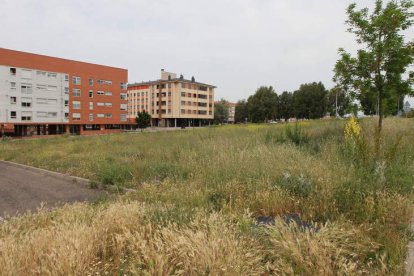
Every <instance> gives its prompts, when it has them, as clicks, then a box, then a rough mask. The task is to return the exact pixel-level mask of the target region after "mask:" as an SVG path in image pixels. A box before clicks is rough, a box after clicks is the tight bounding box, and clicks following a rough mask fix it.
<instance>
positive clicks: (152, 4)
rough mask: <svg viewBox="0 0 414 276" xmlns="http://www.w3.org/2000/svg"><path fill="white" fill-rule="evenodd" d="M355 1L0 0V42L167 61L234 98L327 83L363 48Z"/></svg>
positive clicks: (148, 64) (122, 62) (147, 71)
mask: <svg viewBox="0 0 414 276" xmlns="http://www.w3.org/2000/svg"><path fill="white" fill-rule="evenodd" d="M350 2H351V1H350V0H334V1H333V0H174V1H172V0H170V1H167V0H115V1H113V0H111V1H110V0H99V1H98V0H91V1H88V0H59V1H56V0H43V1H39V0H35V1H32V0H0V7H1V9H0V26H2V27H1V28H0V47H3V48H8V49H14V50H20V51H26V52H32V53H37V54H44V55H50V56H56V57H62V58H67V59H74V60H80V61H86V62H91V63H98V64H104V65H109V66H114V67H121V68H126V69H128V75H129V82H130V83H133V82H141V81H148V80H155V79H158V78H159V77H160V70H161V69H165V70H167V71H169V72H175V73H177V74H183V75H184V77H185V78H187V79H190V78H191V77H192V76H194V77H195V79H196V81H199V82H203V83H208V84H212V85H215V86H217V89H216V96H215V98H216V99H219V98H225V99H227V100H229V101H237V100H240V99H245V98H247V97H248V96H249V95H251V94H253V93H254V92H255V90H256V89H257V88H258V87H259V86H263V85H266V86H269V85H271V86H273V87H274V88H275V90H276V92H277V93H279V94H280V93H282V92H283V91H294V90H297V89H298V88H299V86H300V84H302V83H309V82H314V81H316V82H318V81H321V82H322V83H323V84H324V85H325V86H326V88H331V87H332V86H333V83H332V76H333V72H332V69H333V67H334V64H335V62H336V60H337V59H338V55H337V50H338V48H340V47H343V48H345V49H346V50H349V51H351V52H352V51H355V49H356V48H357V45H356V43H355V41H354V37H353V36H352V35H351V34H349V33H347V32H346V26H345V20H346V14H345V10H346V7H347V6H348V5H349V4H350ZM354 2H355V3H357V5H358V7H361V8H363V7H370V6H372V3H373V2H374V1H373V0H370V1H368V0H356V1H354ZM413 33H414V32H413ZM412 37H413V35H411V37H410V39H412Z"/></svg>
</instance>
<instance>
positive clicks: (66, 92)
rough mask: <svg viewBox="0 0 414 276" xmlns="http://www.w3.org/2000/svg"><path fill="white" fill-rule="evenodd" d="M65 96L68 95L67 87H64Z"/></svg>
mask: <svg viewBox="0 0 414 276" xmlns="http://www.w3.org/2000/svg"><path fill="white" fill-rule="evenodd" d="M65 94H66V95H69V87H65Z"/></svg>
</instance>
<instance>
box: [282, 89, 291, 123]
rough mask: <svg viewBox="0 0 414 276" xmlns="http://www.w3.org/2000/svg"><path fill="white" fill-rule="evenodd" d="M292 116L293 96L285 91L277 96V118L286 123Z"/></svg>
mask: <svg viewBox="0 0 414 276" xmlns="http://www.w3.org/2000/svg"><path fill="white" fill-rule="evenodd" d="M293 116H294V111H293V94H292V93H291V92H287V91H285V92H283V93H282V95H280V96H279V118H283V119H284V120H285V121H287V120H289V119H290V118H291V117H293Z"/></svg>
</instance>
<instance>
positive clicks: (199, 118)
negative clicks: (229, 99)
mask: <svg viewBox="0 0 414 276" xmlns="http://www.w3.org/2000/svg"><path fill="white" fill-rule="evenodd" d="M215 88H216V87H215V86H213V85H209V84H204V83H200V82H196V81H195V79H194V77H193V78H192V79H191V80H186V79H184V77H183V76H180V77H177V75H176V74H174V73H170V72H166V71H164V70H161V78H160V79H159V80H156V81H149V82H142V83H133V84H129V85H128V114H129V116H128V117H129V120H130V121H131V122H133V121H135V118H136V117H137V116H138V113H139V112H142V111H146V112H148V113H149V114H150V115H151V117H152V122H151V123H152V125H153V126H162V127H183V126H202V125H207V124H209V123H210V121H211V120H212V119H213V118H214V89H215Z"/></svg>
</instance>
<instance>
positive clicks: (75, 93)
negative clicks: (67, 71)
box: [72, 88, 81, 97]
mask: <svg viewBox="0 0 414 276" xmlns="http://www.w3.org/2000/svg"><path fill="white" fill-rule="evenodd" d="M72 96H73V97H80V96H81V90H80V89H78V88H73V90H72Z"/></svg>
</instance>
